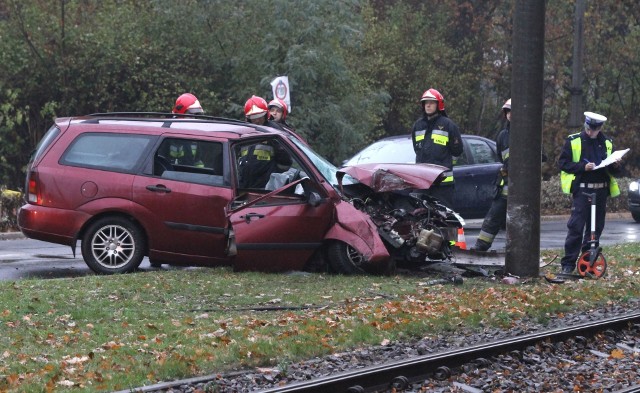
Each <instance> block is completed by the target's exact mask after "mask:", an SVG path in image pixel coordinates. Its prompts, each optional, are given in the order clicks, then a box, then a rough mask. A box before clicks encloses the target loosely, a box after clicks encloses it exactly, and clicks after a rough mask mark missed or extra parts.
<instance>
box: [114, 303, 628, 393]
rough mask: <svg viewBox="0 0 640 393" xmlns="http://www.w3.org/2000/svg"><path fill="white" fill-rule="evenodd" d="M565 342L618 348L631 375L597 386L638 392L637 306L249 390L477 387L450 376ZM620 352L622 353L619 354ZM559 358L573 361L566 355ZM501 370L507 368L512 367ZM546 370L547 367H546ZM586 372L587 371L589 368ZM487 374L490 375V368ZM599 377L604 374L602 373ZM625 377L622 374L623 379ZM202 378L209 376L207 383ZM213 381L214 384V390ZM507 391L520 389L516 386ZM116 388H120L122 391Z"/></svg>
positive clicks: (169, 385) (175, 384)
mask: <svg viewBox="0 0 640 393" xmlns="http://www.w3.org/2000/svg"><path fill="white" fill-rule="evenodd" d="M621 332H623V333H621ZM566 342H570V345H569V346H570V349H569V352H572V353H575V352H578V351H580V352H585V353H586V354H587V355H593V357H595V358H596V360H597V359H598V358H600V360H602V361H609V362H611V355H610V351H609V349H611V348H612V347H613V348H616V349H617V350H619V351H620V353H621V354H622V355H620V356H627V358H630V359H631V360H630V363H629V364H627V365H625V366H624V369H625V370H627V371H629V372H630V374H629V375H631V376H630V377H625V376H620V377H619V378H621V379H622V380H621V381H619V382H618V383H610V385H611V386H610V387H608V388H605V389H601V390H599V391H606V392H640V312H635V313H629V314H625V315H621V316H616V317H611V318H607V319H602V320H599V321H594V322H588V323H582V324H579V325H574V326H569V327H563V328H556V329H552V330H546V331H542V332H538V333H533V334H527V335H522V336H520V337H515V338H509V339H503V340H499V341H492V342H487V343H483V344H479V345H473V346H469V347H464V348H459V349H455V350H451V351H447V352H440V353H434V354H429V355H424V356H418V357H413V358H410V359H406V360H402V361H395V362H388V363H384V364H380V365H377V366H372V367H366V368H360V369H357V370H353V371H348V372H342V373H336V374H334V375H328V376H324V377H320V378H316V379H313V380H309V381H306V382H295V383H291V384H287V385H285V386H278V387H270V388H264V389H262V390H260V388H256V389H252V390H249V391H257V392H261V393H285V392H286V393H302V392H304V393H319V392H323V393H325V392H334V393H340V392H345V393H368V392H426V391H449V392H469V393H482V392H484V391H485V390H483V389H482V388H478V387H473V386H471V385H470V384H465V383H461V382H456V378H455V376H456V375H461V374H464V375H465V376H466V378H467V379H472V378H471V377H469V376H470V375H472V374H474V373H475V374H479V375H482V373H483V371H479V370H481V369H483V368H485V369H489V368H490V367H491V365H492V364H494V363H498V364H499V365H498V366H497V368H498V369H499V371H498V373H500V372H503V373H505V375H509V374H513V373H515V371H517V370H516V369H517V368H518V367H519V366H517V364H525V363H530V364H533V366H535V363H536V362H540V359H539V358H540V357H541V356H544V354H545V353H547V354H551V353H554V352H556V350H559V349H560V348H561V347H564V344H563V343H566ZM603 346H605V347H604V348H606V349H603ZM532 349H535V351H536V352H537V354H532V353H531V352H532ZM606 351H609V352H606ZM625 353H626V354H627V355H625ZM569 356H570V355H566V356H565V357H566V358H568V357H569ZM571 356H572V355H571ZM583 356H585V355H581V354H577V355H576V357H577V358H578V359H580V358H581V357H583ZM536 358H538V359H536ZM564 360H566V361H567V362H574V361H573V360H571V359H564ZM509 362H510V363H509ZM556 362H557V361H556ZM576 363H578V362H576ZM552 364H553V363H552ZM563 364H564V363H563ZM604 367H605V369H607V368H609V369H611V368H612V367H611V366H610V365H604ZM505 370H512V372H508V371H505ZM567 370H568V369H566V370H560V371H559V372H563V371H564V372H567ZM543 372H544V371H543ZM546 372H547V373H548V372H551V371H550V370H547V371H546ZM586 374H589V372H587V373H586ZM592 374H593V375H592V376H591V377H589V375H587V376H586V378H592V379H594V378H595V379H596V380H597V379H598V378H599V377H598V371H595V370H594V371H593V373H592ZM487 375H491V373H489V374H487ZM494 377H495V375H494ZM217 378H219V375H214V376H209V377H201V378H192V379H190V380H182V381H172V382H166V383H162V384H157V385H153V386H147V387H143V388H138V389H132V390H127V391H126V392H189V391H194V390H188V386H190V385H191V386H193V385H195V384H200V385H199V386H203V385H202V384H203V383H204V384H205V385H204V386H209V387H211V389H212V390H210V391H211V392H229V393H230V392H237V391H236V390H225V388H224V386H220V385H217V384H216V383H215V381H216V379H217ZM600 378H601V379H602V380H606V377H600ZM625 378H627V379H626V380H625ZM486 379H491V378H486ZM633 379H635V380H633ZM438 381H439V382H438ZM207 382H209V384H208V385H207ZM443 385H449V386H451V388H450V390H446V388H442V386H443ZM185 387H187V388H185ZM214 387H217V388H218V390H215V389H214ZM436 387H437V388H436ZM548 388H549V389H551V387H548ZM183 389H184V390H183ZM438 389H444V390H438ZM574 389H575V388H574ZM201 391H202V390H201ZM205 391H209V390H205ZM492 391H493V390H492ZM512 391H521V390H520V389H517V388H516V389H515V390H512ZM532 391H550V392H551V391H553V392H556V391H557V392H560V391H565V390H564V389H562V388H559V387H558V388H557V389H556V390H545V388H544V387H542V388H541V387H538V388H536V389H535V390H532ZM578 391H598V390H578ZM119 393H120V392H119ZM121 393H125V391H122V392H121Z"/></svg>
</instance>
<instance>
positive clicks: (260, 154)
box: [253, 145, 274, 161]
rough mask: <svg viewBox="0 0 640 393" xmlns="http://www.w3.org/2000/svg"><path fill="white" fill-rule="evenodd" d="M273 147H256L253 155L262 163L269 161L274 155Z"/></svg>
mask: <svg viewBox="0 0 640 393" xmlns="http://www.w3.org/2000/svg"><path fill="white" fill-rule="evenodd" d="M273 151H274V150H273V147H272V146H269V145H256V146H255V147H254V149H253V155H254V156H255V157H256V158H257V159H258V160H260V161H269V160H271V156H272V155H273Z"/></svg>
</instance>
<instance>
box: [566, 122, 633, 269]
mask: <svg viewBox="0 0 640 393" xmlns="http://www.w3.org/2000/svg"><path fill="white" fill-rule="evenodd" d="M585 116H586V121H585V127H584V130H583V131H582V132H580V133H576V134H572V135H569V137H567V139H566V141H565V143H564V146H563V148H562V152H561V153H560V158H559V159H558V165H559V167H560V170H561V173H560V182H561V186H562V191H563V192H564V193H566V194H571V195H572V197H573V201H572V204H571V217H570V218H569V221H568V222H567V228H568V232H567V237H566V240H565V244H564V257H563V258H562V260H561V262H560V263H561V265H562V272H563V273H571V272H572V271H573V270H574V269H575V267H576V261H577V259H578V257H579V256H580V253H581V252H584V251H587V250H588V249H589V247H590V245H589V243H588V242H589V240H590V238H591V200H590V197H589V196H587V195H585V193H589V194H592V193H595V195H596V217H595V231H596V233H595V239H596V241H597V240H598V239H599V238H600V235H601V234H602V230H603V229H604V223H605V214H606V209H607V196H611V197H616V196H618V195H620V189H619V187H618V183H617V182H616V180H615V179H614V177H613V175H617V174H619V173H620V171H621V168H620V165H619V163H614V164H611V165H608V166H606V167H604V168H600V169H593V170H591V168H592V167H593V166H594V165H598V164H600V163H601V162H602V161H603V160H604V159H605V158H606V157H608V156H609V155H610V154H611V153H612V152H613V142H612V140H611V139H610V138H608V137H607V136H606V135H604V134H603V133H602V132H600V131H599V130H600V129H601V128H602V126H603V124H604V122H605V121H606V120H607V118H606V117H604V116H602V115H598V114H596V113H593V112H585ZM597 246H598V244H596V247H597Z"/></svg>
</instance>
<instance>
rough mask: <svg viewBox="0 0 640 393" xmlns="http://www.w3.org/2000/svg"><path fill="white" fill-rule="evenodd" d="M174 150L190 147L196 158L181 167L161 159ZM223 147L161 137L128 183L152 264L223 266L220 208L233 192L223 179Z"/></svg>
mask: <svg viewBox="0 0 640 393" xmlns="http://www.w3.org/2000/svg"><path fill="white" fill-rule="evenodd" d="M176 145H184V146H188V148H189V150H191V149H192V148H193V152H194V153H193V154H195V153H196V151H197V153H198V157H199V159H198V160H191V161H189V162H188V163H187V164H185V163H181V162H180V161H179V160H177V159H171V158H167V157H166V156H167V155H168V154H167V153H168V152H170V151H171V147H172V146H176ZM224 146H225V145H224V144H223V143H221V142H217V141H206V140H198V139H189V138H179V137H167V138H164V139H163V140H162V143H161V144H160V145H159V147H158V148H157V149H156V150H155V151H154V152H153V157H151V159H150V160H149V164H148V168H147V173H145V174H143V175H141V176H137V177H136V178H135V179H134V183H133V200H134V201H135V202H136V203H137V204H139V205H141V206H142V207H143V208H144V209H142V210H143V211H144V212H145V214H144V216H143V218H142V220H144V222H145V227H146V229H147V232H148V238H149V239H148V243H149V248H150V254H149V257H150V258H151V259H154V261H159V262H171V263H185V264H188V263H191V262H197V263H204V264H208V263H227V262H228V259H229V258H228V257H227V255H226V252H227V240H228V239H227V237H228V236H227V235H228V230H227V227H228V221H227V217H226V214H225V208H226V206H227V205H228V203H229V201H230V200H231V199H232V198H233V190H232V188H231V185H230V184H229V181H228V179H225V177H224V176H223V172H224V168H223V167H224V160H223V156H224V154H223V152H224Z"/></svg>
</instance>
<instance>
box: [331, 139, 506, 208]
mask: <svg viewBox="0 0 640 393" xmlns="http://www.w3.org/2000/svg"><path fill="white" fill-rule="evenodd" d="M462 142H463V145H464V152H463V153H462V155H461V156H460V157H458V158H457V159H456V160H454V164H453V165H454V166H453V177H454V179H455V187H456V191H455V198H454V201H453V210H455V211H456V212H457V213H458V214H460V215H461V216H462V217H464V218H468V219H471V218H483V217H484V216H485V214H486V213H487V211H488V210H489V207H490V206H491V201H492V200H493V196H494V191H495V179H496V175H497V173H498V170H499V169H500V167H501V166H502V164H501V163H500V161H499V160H498V154H497V152H496V143H495V142H494V141H492V140H490V139H487V138H483V137H481V136H476V135H467V134H464V135H462ZM415 162H416V153H415V152H414V151H413V145H412V143H411V135H399V136H392V137H388V138H384V139H380V140H379V141H377V142H374V143H372V144H371V145H369V146H367V147H365V148H364V149H363V150H361V151H360V152H358V153H357V154H356V155H354V156H353V157H351V158H350V159H348V160H347V161H345V162H344V164H343V165H345V166H347V165H355V164H366V163H415Z"/></svg>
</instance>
